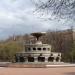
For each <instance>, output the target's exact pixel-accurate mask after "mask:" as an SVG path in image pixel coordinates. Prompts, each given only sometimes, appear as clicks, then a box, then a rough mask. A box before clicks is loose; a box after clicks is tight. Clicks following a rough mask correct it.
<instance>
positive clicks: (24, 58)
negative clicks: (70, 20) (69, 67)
mask: <svg viewBox="0 0 75 75" xmlns="http://www.w3.org/2000/svg"><path fill="white" fill-rule="evenodd" d="M31 35H32V36H34V37H35V38H36V40H37V41H36V43H35V44H33V43H26V44H25V45H24V49H25V50H24V51H23V52H18V53H16V55H15V59H16V62H26V63H29V62H33V63H35V62H36V63H37V62H38V63H39V62H42V63H46V62H47V63H49V62H60V61H61V53H58V52H52V51H51V45H49V44H43V43H42V42H41V41H40V40H39V37H41V36H42V35H45V33H40V32H39V33H32V34H31Z"/></svg>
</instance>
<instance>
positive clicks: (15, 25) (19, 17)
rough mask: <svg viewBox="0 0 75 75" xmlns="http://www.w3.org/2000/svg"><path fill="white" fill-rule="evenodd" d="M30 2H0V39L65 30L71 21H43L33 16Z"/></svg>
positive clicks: (21, 0) (26, 0)
mask: <svg viewBox="0 0 75 75" xmlns="http://www.w3.org/2000/svg"><path fill="white" fill-rule="evenodd" d="M34 10H35V6H34V4H33V3H32V2H31V0H0V39H5V38H7V37H9V36H12V35H16V34H25V33H31V32H39V31H46V30H49V29H51V30H55V29H65V28H68V25H71V24H75V23H74V22H73V21H68V22H65V23H64V20H61V21H60V22H58V21H57V20H53V21H50V20H43V19H40V18H38V15H37V14H34V13H33V11H34Z"/></svg>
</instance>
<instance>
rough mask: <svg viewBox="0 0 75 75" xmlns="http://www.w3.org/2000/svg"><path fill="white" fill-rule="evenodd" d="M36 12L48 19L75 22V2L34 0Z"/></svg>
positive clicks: (74, 0) (73, 0)
mask: <svg viewBox="0 0 75 75" xmlns="http://www.w3.org/2000/svg"><path fill="white" fill-rule="evenodd" d="M33 2H34V4H35V6H36V12H38V13H41V15H42V16H43V15H46V16H45V17H47V16H48V17H47V18H48V19H58V18H60V19H72V20H75V16H74V15H75V0H33Z"/></svg>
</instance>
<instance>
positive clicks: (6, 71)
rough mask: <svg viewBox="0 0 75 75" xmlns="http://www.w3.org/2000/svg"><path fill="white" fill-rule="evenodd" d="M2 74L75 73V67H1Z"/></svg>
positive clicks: (41, 74) (0, 74) (65, 74)
mask: <svg viewBox="0 0 75 75" xmlns="http://www.w3.org/2000/svg"><path fill="white" fill-rule="evenodd" d="M0 75H75V67H61V68H7V67H0Z"/></svg>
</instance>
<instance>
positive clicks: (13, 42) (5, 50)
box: [0, 29, 75, 62]
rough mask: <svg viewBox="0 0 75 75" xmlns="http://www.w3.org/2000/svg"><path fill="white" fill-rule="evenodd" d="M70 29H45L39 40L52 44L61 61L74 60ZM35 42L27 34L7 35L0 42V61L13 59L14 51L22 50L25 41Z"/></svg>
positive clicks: (74, 52)
mask: <svg viewBox="0 0 75 75" xmlns="http://www.w3.org/2000/svg"><path fill="white" fill-rule="evenodd" d="M73 35H74V32H73V30H72V29H67V30H63V31H47V33H46V35H44V36H42V37H41V38H40V40H41V41H42V42H43V43H48V44H51V45H52V51H55V52H61V53H62V61H65V62H75V42H74V36H73ZM30 42H32V43H35V42H36V39H35V38H34V37H32V36H31V35H29V34H25V35H18V36H12V37H9V39H7V40H5V41H1V42H0V61H14V55H15V54H16V52H21V51H23V50H24V44H25V43H30Z"/></svg>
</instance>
